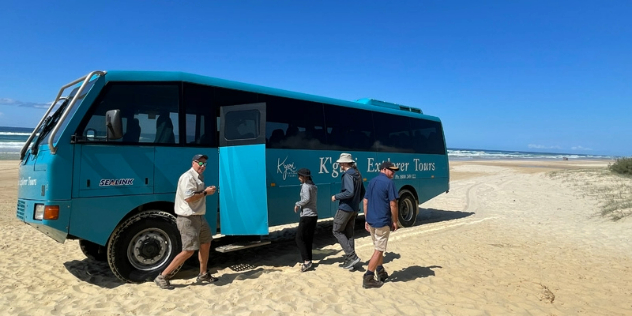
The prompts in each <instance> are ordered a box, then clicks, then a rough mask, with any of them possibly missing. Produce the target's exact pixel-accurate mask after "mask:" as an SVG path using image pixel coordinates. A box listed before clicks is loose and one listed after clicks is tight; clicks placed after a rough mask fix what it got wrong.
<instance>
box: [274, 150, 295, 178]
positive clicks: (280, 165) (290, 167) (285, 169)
mask: <svg viewBox="0 0 632 316" xmlns="http://www.w3.org/2000/svg"><path fill="white" fill-rule="evenodd" d="M286 161H287V156H286V157H285V159H283V161H281V158H279V159H277V173H280V174H282V175H283V180H285V179H287V177H288V176H290V177H296V167H295V166H294V163H293V162H292V163H286Z"/></svg>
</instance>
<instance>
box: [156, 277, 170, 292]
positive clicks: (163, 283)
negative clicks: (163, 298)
mask: <svg viewBox="0 0 632 316" xmlns="http://www.w3.org/2000/svg"><path fill="white" fill-rule="evenodd" d="M154 282H155V283H156V284H157V285H158V286H159V287H160V288H161V289H163V290H173V288H174V287H173V285H171V283H169V280H167V279H166V278H165V277H164V276H163V275H162V274H159V275H158V276H157V277H156V278H155V279H154Z"/></svg>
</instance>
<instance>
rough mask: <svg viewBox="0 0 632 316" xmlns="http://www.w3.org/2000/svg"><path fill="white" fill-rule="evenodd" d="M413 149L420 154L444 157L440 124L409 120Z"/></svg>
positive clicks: (443, 143) (444, 151)
mask: <svg viewBox="0 0 632 316" xmlns="http://www.w3.org/2000/svg"><path fill="white" fill-rule="evenodd" d="M411 129H412V139H413V149H414V150H415V152H417V153H421V154H437V155H445V154H446V150H445V141H444V139H443V129H442V128H441V123H440V122H435V121H429V120H421V119H411Z"/></svg>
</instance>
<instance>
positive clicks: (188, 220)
mask: <svg viewBox="0 0 632 316" xmlns="http://www.w3.org/2000/svg"><path fill="white" fill-rule="evenodd" d="M176 224H177V225H178V230H179V231H180V236H181V237H182V250H183V251H195V250H200V245H201V244H208V243H210V242H211V241H212V240H213V235H212V234H211V228H210V227H209V226H208V223H207V222H206V218H204V216H201V215H193V216H181V215H178V218H177V219H176Z"/></svg>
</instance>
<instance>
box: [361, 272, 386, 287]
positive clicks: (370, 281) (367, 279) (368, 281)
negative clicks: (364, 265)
mask: <svg viewBox="0 0 632 316" xmlns="http://www.w3.org/2000/svg"><path fill="white" fill-rule="evenodd" d="M382 285H384V282H382V281H379V280H376V279H375V277H374V276H373V275H364V278H363V279H362V287H363V288H365V289H370V288H378V287H382Z"/></svg>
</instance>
